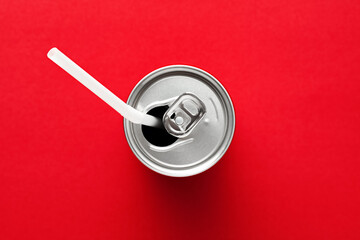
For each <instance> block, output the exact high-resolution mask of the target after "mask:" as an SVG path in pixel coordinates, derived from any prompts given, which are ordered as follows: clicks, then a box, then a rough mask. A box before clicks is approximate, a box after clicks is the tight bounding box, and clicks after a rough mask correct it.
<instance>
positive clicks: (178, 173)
mask: <svg viewBox="0 0 360 240" xmlns="http://www.w3.org/2000/svg"><path fill="white" fill-rule="evenodd" d="M169 68H170V69H174V68H187V69H191V70H195V71H197V72H200V73H202V74H204V75H206V76H207V77H209V79H211V81H212V82H213V83H214V84H216V85H217V86H218V87H220V89H221V90H222V93H223V94H224V95H225V97H226V98H227V101H229V103H230V104H229V108H230V109H229V110H230V111H229V112H230V114H229V120H230V122H232V126H230V127H231V129H232V131H231V132H230V131H229V136H228V137H227V143H226V145H224V146H223V147H222V151H221V152H220V153H219V154H218V155H217V157H216V158H215V159H214V160H213V161H205V162H204V163H202V164H201V165H200V166H197V167H196V169H197V171H194V169H195V168H191V169H177V170H174V169H169V168H165V167H163V166H160V165H158V164H155V163H153V162H152V161H149V160H146V157H145V156H143V155H141V154H140V152H139V151H137V150H136V149H135V148H134V146H135V145H136V144H135V143H134V140H133V139H132V137H131V134H130V130H129V128H130V124H132V123H131V122H129V121H128V120H126V119H124V132H125V137H126V140H127V142H128V145H129V146H130V149H131V150H132V152H133V153H134V154H135V156H136V157H137V158H138V159H139V160H140V161H141V162H142V163H143V164H144V165H145V166H146V167H148V168H150V169H151V170H153V171H155V172H157V173H160V174H162V175H165V176H170V177H188V176H193V175H197V174H199V173H202V172H204V171H206V170H208V169H209V168H211V167H212V166H214V165H215V164H216V163H217V162H218V161H219V160H220V159H221V158H222V157H223V156H224V154H225V153H226V151H227V149H228V148H229V146H230V144H231V142H232V139H233V136H234V133H235V125H236V124H235V109H234V105H233V102H232V100H231V97H230V95H229V93H228V92H227V91H226V89H225V87H224V86H223V85H222V84H221V83H220V82H219V81H218V80H217V79H216V78H215V77H214V76H212V75H211V74H210V73H208V72H206V71H204V70H202V69H200V68H197V67H193V66H189V65H168V66H165V67H161V68H158V69H156V70H154V71H152V72H150V73H148V74H147V75H145V76H144V77H143V78H142V79H141V80H140V81H139V82H138V83H137V84H136V85H135V87H134V88H133V90H132V91H131V93H130V95H129V97H128V99H127V103H128V104H130V105H131V101H133V100H134V99H135V97H134V95H136V94H138V92H139V91H140V89H141V87H142V85H144V84H145V81H146V80H147V79H152V77H153V75H157V74H158V73H159V72H164V71H166V70H167V69H169ZM144 158H145V159H144Z"/></svg>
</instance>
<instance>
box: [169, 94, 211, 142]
mask: <svg viewBox="0 0 360 240" xmlns="http://www.w3.org/2000/svg"><path fill="white" fill-rule="evenodd" d="M205 113H206V109H205V104H204V103H203V102H202V101H201V100H200V99H199V98H198V97H196V96H195V95H194V94H192V93H184V94H182V95H180V96H179V97H178V98H177V99H176V100H175V102H174V103H173V104H172V105H171V106H170V107H169V109H168V110H167V111H166V112H165V114H164V117H163V123H164V126H165V129H166V131H168V133H170V134H171V135H173V136H175V137H178V138H182V137H186V136H187V135H189V134H190V132H191V131H192V130H193V129H194V127H195V126H196V125H197V124H198V123H199V121H200V120H201V119H202V118H203V117H204V115H205Z"/></svg>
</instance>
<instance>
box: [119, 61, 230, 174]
mask: <svg viewBox="0 0 360 240" xmlns="http://www.w3.org/2000/svg"><path fill="white" fill-rule="evenodd" d="M184 96H185V97H184ZM190 96H191V97H190ZM187 100H189V101H187ZM128 104H129V105H131V106H133V107H134V108H136V109H137V110H140V111H142V112H145V113H148V114H150V113H151V112H157V113H160V114H163V117H164V123H166V121H169V122H168V126H166V125H165V127H169V125H171V127H173V130H175V132H176V131H178V132H176V134H178V135H176V134H173V135H174V136H177V138H174V137H173V136H171V135H169V136H170V137H171V138H169V139H170V140H169V144H168V145H166V144H164V142H161V144H157V143H156V142H151V141H149V140H150V138H149V137H148V136H146V134H147V133H146V131H144V128H143V127H141V126H139V125H136V124H132V123H131V122H129V121H127V120H124V130H125V135H126V138H127V140H128V143H129V146H130V147H131V149H132V151H133V152H134V154H135V155H136V156H137V157H138V158H139V160H140V161H141V162H143V163H144V164H145V165H146V166H147V167H149V168H150V169H152V170H154V171H156V172H159V173H161V174H164V175H168V176H176V177H183V176H190V175H195V174H198V173H200V172H203V171H205V170H206V169H208V168H210V167H211V166H212V165H214V164H215V163H216V162H217V161H218V160H219V159H220V158H221V157H222V156H223V154H224V153H225V152H226V150H227V148H228V147H229V145H230V142H231V140H232V137H233V134H234V129H235V113H234V108H233V105H232V102H231V100H230V97H229V95H228V94H227V92H226V90H225V89H224V87H223V86H222V85H221V84H220V83H219V82H218V81H217V80H216V79H215V78H214V77H213V76H211V75H210V74H208V73H207V72H205V71H203V70H201V69H198V68H195V67H191V66H186V65H173V66H167V67H163V68H160V69H158V70H155V71H153V72H152V73H150V74H148V75H147V76H145V77H144V78H143V79H142V80H141V81H140V82H139V83H138V84H137V85H136V86H135V88H134V90H133V91H132V93H131V94H130V96H129V98H128ZM202 104H203V106H202ZM172 113H178V115H177V114H175V115H174V116H173V119H172V118H171V117H172ZM179 113H181V114H179ZM190 116H191V117H190ZM160 117H162V116H160ZM165 120H166V121H165ZM191 122H193V123H194V124H193V125H192V123H191ZM180 126H186V127H183V128H181V127H180ZM176 127H177V128H176ZM189 129H190V130H189ZM187 130H189V131H188V132H187ZM165 132H166V131H165ZM169 132H170V131H169ZM159 136H160V135H159ZM151 137H154V135H152V136H151ZM155 138H156V136H155Z"/></svg>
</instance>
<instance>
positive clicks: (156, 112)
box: [141, 105, 178, 147]
mask: <svg viewBox="0 0 360 240" xmlns="http://www.w3.org/2000/svg"><path fill="white" fill-rule="evenodd" d="M168 108H169V106H167V105H165V106H159V107H155V108H153V109H151V110H150V111H148V112H147V114H149V115H152V116H155V117H158V118H160V119H162V118H163V116H164V114H165V112H166V111H167V110H168ZM141 130H142V132H143V135H144V137H145V139H146V140H147V141H148V142H149V143H151V144H153V145H155V146H159V147H165V146H169V145H171V144H173V143H174V142H175V141H176V140H177V139H178V138H177V137H174V136H172V135H170V134H169V133H168V132H167V131H166V129H165V127H164V126H163V127H162V128H154V127H148V126H145V125H142V126H141Z"/></svg>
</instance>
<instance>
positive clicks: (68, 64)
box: [47, 48, 162, 127]
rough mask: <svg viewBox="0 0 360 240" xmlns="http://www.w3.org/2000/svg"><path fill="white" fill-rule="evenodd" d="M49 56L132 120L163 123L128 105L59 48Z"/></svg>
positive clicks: (156, 123)
mask: <svg viewBox="0 0 360 240" xmlns="http://www.w3.org/2000/svg"><path fill="white" fill-rule="evenodd" d="M47 56H48V58H50V59H51V60H52V61H53V62H54V63H56V64H57V65H58V66H59V67H61V68H62V69H64V70H65V72H67V73H68V74H70V75H71V76H73V77H74V78H75V79H76V80H78V81H79V82H80V83H82V84H83V85H84V86H85V87H87V88H88V89H89V90H90V91H92V92H93V93H94V94H95V95H96V96H98V97H99V98H101V99H102V100H103V101H104V102H106V103H107V104H109V106H110V107H112V108H113V109H115V111H117V112H118V113H120V115H122V116H123V117H124V118H126V119H127V120H129V121H130V122H133V123H136V124H143V125H147V126H151V127H160V126H161V125H162V123H161V120H160V119H158V118H156V117H154V116H151V115H148V114H145V113H142V112H140V111H138V110H136V109H135V108H133V107H131V106H129V105H127V104H126V103H125V102H123V101H122V100H121V99H120V98H118V97H117V96H116V95H114V94H113V93H112V92H110V91H109V90H108V89H107V88H106V87H104V86H103V85H102V84H101V83H99V82H98V81H97V80H96V79H95V78H93V77H92V76H90V74H88V73H87V72H85V71H84V70H83V69H82V68H81V67H79V66H78V65H77V64H76V63H74V62H73V61H72V60H71V59H70V58H68V57H67V56H65V54H63V53H62V52H60V51H59V50H58V49H57V48H52V49H51V50H50V51H49V52H48V54H47Z"/></svg>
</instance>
